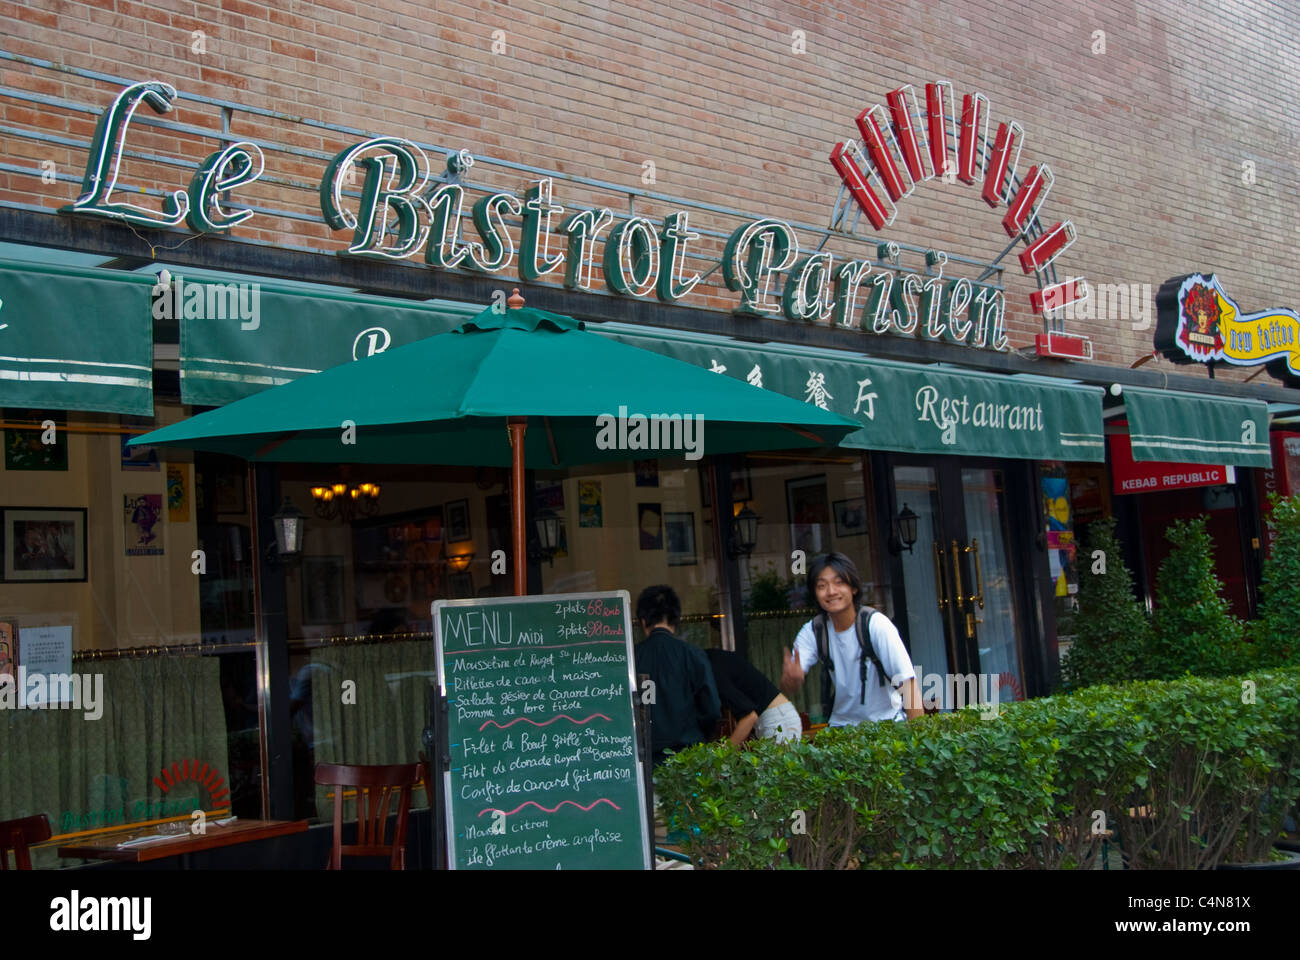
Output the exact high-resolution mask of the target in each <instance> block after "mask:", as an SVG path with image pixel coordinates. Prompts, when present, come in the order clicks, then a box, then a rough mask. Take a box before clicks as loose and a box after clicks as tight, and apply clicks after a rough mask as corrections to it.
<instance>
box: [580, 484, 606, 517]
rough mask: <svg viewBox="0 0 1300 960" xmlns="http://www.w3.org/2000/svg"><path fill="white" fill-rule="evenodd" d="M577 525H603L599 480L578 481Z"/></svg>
mask: <svg viewBox="0 0 1300 960" xmlns="http://www.w3.org/2000/svg"><path fill="white" fill-rule="evenodd" d="M578 526H580V527H600V526H604V518H603V516H602V502H601V495H600V481H599V480H579V481H578Z"/></svg>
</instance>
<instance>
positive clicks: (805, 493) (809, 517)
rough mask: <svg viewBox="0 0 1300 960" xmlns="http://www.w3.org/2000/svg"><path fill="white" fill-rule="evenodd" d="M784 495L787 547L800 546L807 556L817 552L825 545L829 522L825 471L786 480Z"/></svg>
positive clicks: (829, 510)
mask: <svg viewBox="0 0 1300 960" xmlns="http://www.w3.org/2000/svg"><path fill="white" fill-rule="evenodd" d="M785 499H786V509H787V510H788V511H789V517H790V544H791V549H792V550H802V551H804V553H806V554H807V555H808V556H809V557H812V556H814V555H816V554H819V553H821V552H822V551H823V550H825V549H826V547H825V541H826V540H827V539H829V538H828V536H827V534H828V533H829V532H830V530H829V527H830V522H831V503H830V497H829V496H828V495H827V493H826V475H825V474H820V475H818V476H815V477H801V478H799V479H798V480H787V481H786V482H785Z"/></svg>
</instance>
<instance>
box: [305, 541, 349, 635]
mask: <svg viewBox="0 0 1300 960" xmlns="http://www.w3.org/2000/svg"><path fill="white" fill-rule="evenodd" d="M343 619H344V617H343V558H342V557H303V558H302V622H303V623H311V624H315V623H342V622H343Z"/></svg>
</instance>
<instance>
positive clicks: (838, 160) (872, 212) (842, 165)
mask: <svg viewBox="0 0 1300 960" xmlns="http://www.w3.org/2000/svg"><path fill="white" fill-rule="evenodd" d="M831 166H832V167H834V168H835V172H836V173H838V174H839V175H840V180H841V181H842V182H843V183H844V186H846V187H848V189H849V193H851V194H852V195H853V199H854V200H856V201H857V204H858V207H859V208H860V209H861V210H862V212H863V213H865V214H866V215H867V219H868V220H870V221H871V226H872V227H874V228H875V229H877V230H881V229H883V228H884V226H885V222H886V221H887V220H888V219H889V216H888V213H887V212H886V210H885V207H884V205H883V204H882V203H881V202H880V198H879V197H878V196H876V192H875V191H874V190H872V189H871V187H870V186H869V185H868V184H867V178H866V177H865V176H864V175H863V173H862V171H861V170H860V169H859V168H858V165H857V164H856V163H854V162H853V158H852V157H850V156H849V155H848V153H847V152H846V151H845V148H844V144H842V143H837V144H835V149H834V150H832V151H831Z"/></svg>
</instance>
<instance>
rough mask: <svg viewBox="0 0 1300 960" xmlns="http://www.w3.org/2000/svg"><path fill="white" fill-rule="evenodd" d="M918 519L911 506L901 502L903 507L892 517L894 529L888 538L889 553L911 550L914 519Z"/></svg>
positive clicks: (913, 542)
mask: <svg viewBox="0 0 1300 960" xmlns="http://www.w3.org/2000/svg"><path fill="white" fill-rule="evenodd" d="M918 519H920V518H919V517H918V516H917V515H916V514H915V513H913V512H912V508H911V507H909V506H908V505H907V504H903V509H902V510H900V511H898V516H897V517H895V518H894V531H893V534H892V535H891V536H890V538H889V549H890V552H891V553H894V554H900V553H902V552H903V551H904V550H906V551H907V552H908V553H911V552H912V547H913V546H914V545H915V544H916V521H917V520H918Z"/></svg>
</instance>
